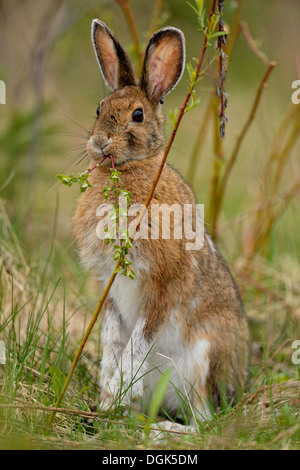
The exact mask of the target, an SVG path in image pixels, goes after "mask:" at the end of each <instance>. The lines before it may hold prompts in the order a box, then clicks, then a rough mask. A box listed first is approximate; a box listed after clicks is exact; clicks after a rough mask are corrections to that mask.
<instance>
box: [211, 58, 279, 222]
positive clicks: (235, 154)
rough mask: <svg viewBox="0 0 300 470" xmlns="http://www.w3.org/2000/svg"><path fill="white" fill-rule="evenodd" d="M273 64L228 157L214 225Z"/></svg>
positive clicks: (271, 64) (273, 64)
mask: <svg viewBox="0 0 300 470" xmlns="http://www.w3.org/2000/svg"><path fill="white" fill-rule="evenodd" d="M275 66H276V62H274V61H272V62H270V64H269V67H268V69H267V71H266V73H265V75H264V77H263V79H262V81H261V83H260V85H259V87H258V90H257V92H256V96H255V100H254V103H253V106H252V108H251V110H250V113H249V116H248V118H247V120H246V122H245V124H244V126H243V128H242V130H241V132H240V133H239V135H238V137H237V139H236V144H235V146H234V149H233V152H232V154H231V156H230V158H229V161H228V163H227V166H226V168H225V172H224V176H223V178H222V181H221V183H220V188H219V194H218V200H217V204H216V210H215V214H214V226H215V225H216V220H217V217H218V215H219V211H220V208H221V206H222V202H223V198H224V194H225V190H226V186H227V183H228V179H229V176H230V174H231V171H232V168H233V166H234V164H235V162H236V159H237V157H238V154H239V151H240V148H241V145H242V143H243V140H244V139H245V137H246V135H247V132H248V130H249V128H250V126H251V124H252V122H253V120H254V118H255V114H256V111H257V108H258V106H259V103H260V100H261V97H262V93H263V91H264V89H265V87H266V86H267V82H268V79H269V76H270V74H271V73H272V70H273V69H274V67H275Z"/></svg>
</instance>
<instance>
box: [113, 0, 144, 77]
mask: <svg viewBox="0 0 300 470" xmlns="http://www.w3.org/2000/svg"><path fill="white" fill-rule="evenodd" d="M115 1H116V3H118V5H120V7H121V8H122V10H123V13H124V16H125V19H126V22H127V25H128V29H129V31H130V34H131V37H132V39H133V43H134V49H135V53H136V56H137V60H138V72H139V73H140V72H141V70H142V67H143V53H142V48H141V42H140V38H139V34H138V30H137V27H136V23H135V20H134V16H133V13H132V9H131V5H130V1H129V0H115Z"/></svg>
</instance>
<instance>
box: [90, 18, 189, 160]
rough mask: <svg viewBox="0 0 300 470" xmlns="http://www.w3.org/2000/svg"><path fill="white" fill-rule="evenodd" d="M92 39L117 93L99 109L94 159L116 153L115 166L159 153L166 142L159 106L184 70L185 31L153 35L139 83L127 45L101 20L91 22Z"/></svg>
mask: <svg viewBox="0 0 300 470" xmlns="http://www.w3.org/2000/svg"><path fill="white" fill-rule="evenodd" d="M92 41H93V45H94V48H95V52H96V56H97V59H98V62H99V65H100V69H101V72H102V75H103V78H104V80H105V82H106V84H107V86H108V87H109V88H110V89H111V90H112V93H111V94H110V95H108V96H107V97H106V98H105V99H104V100H102V101H101V102H100V104H99V107H98V109H97V120H96V122H95V125H94V127H93V128H92V130H91V135H90V139H89V141H88V152H89V155H90V156H91V157H92V158H93V159H96V160H99V159H100V158H101V157H104V156H105V155H113V156H114V159H115V163H116V164H120V163H122V162H124V161H125V160H140V159H143V158H147V157H150V156H153V155H156V154H157V153H159V151H160V149H161V147H162V145H163V143H164V134H163V119H162V115H161V112H160V105H161V103H162V102H163V98H164V96H165V95H166V94H167V93H169V92H170V91H171V90H172V89H173V88H174V87H175V85H176V84H177V83H178V81H179V80H180V78H181V76H182V73H183V70H184V62H185V43H184V36H183V34H182V32H181V31H180V30H178V29H176V28H171V27H167V28H162V29H160V30H159V31H157V32H156V33H154V34H153V36H152V37H151V39H150V41H149V44H148V47H147V49H146V53H145V59H144V64H143V70H142V74H141V78H140V82H139V84H137V82H136V80H135V77H134V73H133V69H132V65H131V62H130V60H129V58H128V56H127V54H126V52H125V51H124V49H123V47H122V46H121V45H120V43H119V42H118V41H117V40H116V39H115V37H114V36H113V35H112V33H111V32H110V30H109V29H108V27H107V26H106V25H105V24H104V23H102V21H100V20H94V21H93V23H92Z"/></svg>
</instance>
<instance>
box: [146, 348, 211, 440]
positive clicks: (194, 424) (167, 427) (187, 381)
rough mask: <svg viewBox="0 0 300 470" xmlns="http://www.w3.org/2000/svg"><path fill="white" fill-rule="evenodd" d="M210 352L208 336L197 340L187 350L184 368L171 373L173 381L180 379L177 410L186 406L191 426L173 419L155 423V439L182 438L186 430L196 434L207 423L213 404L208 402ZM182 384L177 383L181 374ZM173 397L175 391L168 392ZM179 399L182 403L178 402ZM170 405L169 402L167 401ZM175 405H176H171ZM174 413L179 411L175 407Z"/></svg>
mask: <svg viewBox="0 0 300 470" xmlns="http://www.w3.org/2000/svg"><path fill="white" fill-rule="evenodd" d="M209 351H210V342H209V341H208V340H207V339H199V340H197V341H196V342H195V343H194V344H193V345H192V346H191V347H190V348H189V351H188V352H187V351H185V356H186V360H185V361H182V363H181V367H178V368H177V367H176V371H174V375H172V376H171V380H172V379H173V383H176V382H177V385H178V387H177V388H178V390H177V391H176V393H177V395H178V391H180V394H179V396H178V405H177V406H178V410H179V414H180V407H181V408H184V409H185V412H184V414H185V415H186V416H188V425H183V424H180V423H177V422H172V421H162V422H160V423H156V424H153V426H152V431H151V434H150V437H151V438H152V439H154V440H160V439H166V438H167V435H170V434H171V435H173V437H176V436H177V437H179V436H180V434H184V433H197V432H199V427H200V425H201V423H203V424H205V423H206V422H207V421H208V420H209V419H210V417H211V407H210V405H209V401H208V389H207V379H208V374H209ZM176 375H177V376H179V377H180V383H178V377H177V378H176ZM169 397H170V398H171V401H173V400H172V394H169ZM179 402H180V403H179ZM166 405H167V407H168V403H167V404H166ZM172 408H173V407H172ZM171 411H173V414H176V410H175V409H174V408H173V409H172V410H171Z"/></svg>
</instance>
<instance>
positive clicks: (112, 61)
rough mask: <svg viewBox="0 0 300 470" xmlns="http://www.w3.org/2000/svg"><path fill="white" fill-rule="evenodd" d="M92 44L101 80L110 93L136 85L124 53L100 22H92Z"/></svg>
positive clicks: (104, 25)
mask: <svg viewBox="0 0 300 470" xmlns="http://www.w3.org/2000/svg"><path fill="white" fill-rule="evenodd" d="M92 42H93V45H94V48H95V52H96V57H97V60H98V62H99V65H100V69H101V72H102V75H103V78H104V80H105V82H106V84H107V86H108V87H109V88H110V89H111V90H112V91H115V90H117V89H119V88H122V87H124V86H127V85H135V84H136V83H135V79H134V74H133V70H132V65H131V62H130V60H129V58H128V56H127V54H126V52H125V51H124V49H123V47H122V46H121V44H120V43H119V42H118V41H117V40H116V39H115V37H114V36H113V35H112V33H111V31H110V30H109V29H108V27H107V26H106V24H105V23H103V22H102V21H100V20H93V23H92Z"/></svg>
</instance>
